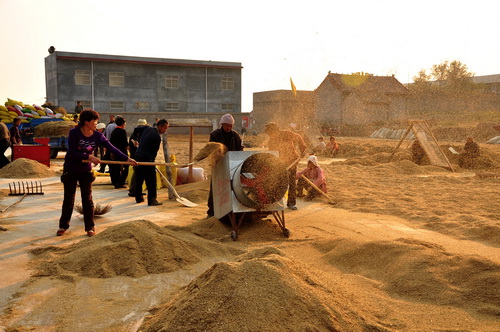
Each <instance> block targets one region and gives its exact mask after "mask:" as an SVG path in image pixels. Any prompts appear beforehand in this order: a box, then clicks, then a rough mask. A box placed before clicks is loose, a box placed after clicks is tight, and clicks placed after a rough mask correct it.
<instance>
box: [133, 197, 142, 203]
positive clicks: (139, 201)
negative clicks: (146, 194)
mask: <svg viewBox="0 0 500 332" xmlns="http://www.w3.org/2000/svg"><path fill="white" fill-rule="evenodd" d="M135 202H136V203H142V202H144V198H143V199H139V200H138V199H136V200H135Z"/></svg>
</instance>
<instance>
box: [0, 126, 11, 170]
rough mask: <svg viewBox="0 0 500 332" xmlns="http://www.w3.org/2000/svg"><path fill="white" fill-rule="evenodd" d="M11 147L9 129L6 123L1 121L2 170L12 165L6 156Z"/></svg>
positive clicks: (0, 158)
mask: <svg viewBox="0 0 500 332" xmlns="http://www.w3.org/2000/svg"><path fill="white" fill-rule="evenodd" d="M9 146H10V133H9V129H8V128H7V126H6V125H5V123H3V122H2V121H0V168H2V167H4V166H5V165H7V164H9V163H10V161H9V159H8V158H7V157H6V156H5V151H7V149H8V148H9Z"/></svg>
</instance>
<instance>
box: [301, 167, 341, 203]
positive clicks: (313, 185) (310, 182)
mask: <svg viewBox="0 0 500 332" xmlns="http://www.w3.org/2000/svg"><path fill="white" fill-rule="evenodd" d="M300 177H301V178H303V179H304V180H306V181H307V183H309V184H310V185H311V186H312V187H313V188H314V189H316V191H317V192H319V193H320V194H321V195H323V196H325V197H326V198H328V200H329V201H330V203H333V201H332V199H331V198H330V196H328V195H327V194H325V192H324V191H323V190H321V189H320V188H319V187H318V186H317V185H315V184H314V183H313V182H312V181H311V180H309V179H308V178H306V177H305V175H304V174H301V175H300Z"/></svg>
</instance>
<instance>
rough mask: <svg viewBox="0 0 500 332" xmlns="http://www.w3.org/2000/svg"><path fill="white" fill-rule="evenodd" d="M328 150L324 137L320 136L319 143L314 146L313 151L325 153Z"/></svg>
mask: <svg viewBox="0 0 500 332" xmlns="http://www.w3.org/2000/svg"><path fill="white" fill-rule="evenodd" d="M325 150H326V143H325V141H324V139H323V137H321V136H320V137H318V144H316V146H315V147H314V148H313V152H314V153H317V154H323V153H324V152H325Z"/></svg>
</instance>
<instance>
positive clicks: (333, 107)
mask: <svg viewBox="0 0 500 332" xmlns="http://www.w3.org/2000/svg"><path fill="white" fill-rule="evenodd" d="M343 100H344V97H343V96H342V94H341V93H340V91H339V90H337V89H335V88H334V87H333V86H332V85H331V84H322V85H321V86H320V87H319V88H318V89H317V90H316V96H315V103H314V106H315V110H316V121H317V122H318V124H320V125H322V124H332V123H337V124H338V123H342V117H343V113H344V109H343Z"/></svg>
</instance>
